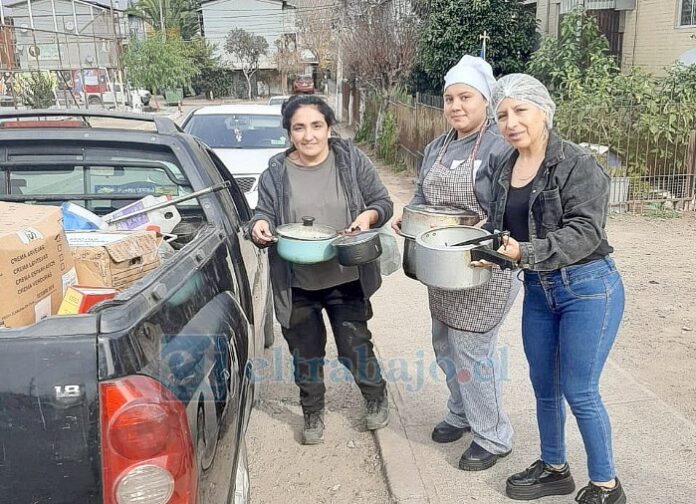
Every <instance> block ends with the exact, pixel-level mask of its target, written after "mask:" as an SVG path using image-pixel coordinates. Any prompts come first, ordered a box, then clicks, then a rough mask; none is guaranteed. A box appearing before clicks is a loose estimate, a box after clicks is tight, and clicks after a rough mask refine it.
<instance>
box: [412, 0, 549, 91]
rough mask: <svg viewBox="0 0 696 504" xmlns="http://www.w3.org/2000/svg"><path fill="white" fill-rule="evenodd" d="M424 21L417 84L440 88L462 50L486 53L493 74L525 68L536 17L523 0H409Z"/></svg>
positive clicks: (440, 89)
mask: <svg viewBox="0 0 696 504" xmlns="http://www.w3.org/2000/svg"><path fill="white" fill-rule="evenodd" d="M414 2H415V6H414V9H415V11H416V12H418V13H419V14H420V15H421V16H422V19H423V21H424V23H425V26H424V28H423V30H422V31H421V35H420V39H419V43H418V59H417V67H418V69H419V70H420V72H421V75H419V79H418V80H419V82H420V86H422V87H421V88H420V89H416V91H423V92H430V93H433V94H440V93H441V92H442V83H443V79H444V77H445V74H446V73H447V70H449V69H450V68H451V67H452V66H454V65H455V64H456V63H457V61H459V60H460V59H461V57H462V56H464V55H465V54H471V55H476V56H478V55H479V54H480V50H481V46H482V39H481V36H482V35H483V34H484V32H486V34H487V35H488V36H489V37H490V39H489V40H488V42H487V51H486V59H487V60H488V61H489V63H491V66H492V67H493V71H494V72H495V73H496V74H497V75H503V74H508V73H513V72H521V71H524V67H525V63H526V61H527V60H528V59H529V56H530V55H531V52H532V50H533V49H534V46H535V44H536V38H537V35H536V19H535V15H534V13H533V12H531V11H530V10H528V9H526V8H525V6H524V5H523V3H522V0H414Z"/></svg>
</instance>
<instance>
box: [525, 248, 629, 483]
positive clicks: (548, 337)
mask: <svg viewBox="0 0 696 504" xmlns="http://www.w3.org/2000/svg"><path fill="white" fill-rule="evenodd" d="M524 286H525V294H524V308H523V312H522V339H523V341H524V351H525V354H526V355H527V360H528V361H529V374H530V378H531V381H532V386H533V388H534V395H535V396H536V402H537V422H538V424H539V436H540V438H541V458H542V460H543V461H544V462H546V463H548V464H564V463H565V462H566V447H565V433H564V426H565V405H564V403H563V399H564V398H565V400H566V401H568V404H569V405H570V409H571V411H572V412H573V415H574V416H575V418H576V420H577V422H578V427H579V429H580V434H581V435H582V439H583V442H584V444H585V451H586V453H587V466H588V471H589V475H590V479H591V480H592V481H600V482H601V481H610V480H611V479H613V478H614V477H615V471H614V461H613V455H612V446H611V425H610V423H609V416H608V415H607V411H606V409H605V408H604V404H603V403H602V398H601V396H600V395H599V377H600V375H601V374H602V369H603V367H604V363H605V362H606V360H607V357H608V355H609V350H611V347H612V345H613V344H614V340H615V339H616V333H617V332H618V330H619V325H620V323H621V317H622V316H623V310H624V288H623V283H622V281H621V275H620V274H619V272H618V271H617V270H616V267H615V265H614V261H613V260H612V259H611V258H608V257H607V258H605V259H600V260H597V261H592V262H590V263H586V264H582V265H578V266H568V267H565V268H561V269H558V270H555V271H550V272H534V271H525V273H524Z"/></svg>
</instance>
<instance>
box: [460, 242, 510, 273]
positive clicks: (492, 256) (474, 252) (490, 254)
mask: <svg viewBox="0 0 696 504" xmlns="http://www.w3.org/2000/svg"><path fill="white" fill-rule="evenodd" d="M470 254H471V260H472V261H480V260H481V259H485V260H486V261H488V262H492V263H493V264H497V265H498V266H500V269H502V270H506V269H510V270H513V269H516V268H517V267H518V266H517V263H516V262H515V261H513V260H512V259H510V258H509V257H508V256H506V255H503V254H501V253H499V252H496V251H495V250H491V249H489V248H488V247H476V248H473V249H471V250H470Z"/></svg>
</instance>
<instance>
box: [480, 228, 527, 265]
mask: <svg viewBox="0 0 696 504" xmlns="http://www.w3.org/2000/svg"><path fill="white" fill-rule="evenodd" d="M497 252H498V253H499V254H503V255H504V256H507V257H509V258H510V259H512V260H513V261H514V262H516V263H517V262H520V259H522V251H521V250H520V242H518V241H517V240H515V239H514V238H512V237H511V236H506V237H505V238H504V241H503V244H502V245H501V247H500V248H499V249H498V250H497ZM470 264H471V266H473V267H474V268H490V267H492V266H495V265H494V264H493V263H492V262H489V261H486V260H485V259H481V260H480V261H471V263H470Z"/></svg>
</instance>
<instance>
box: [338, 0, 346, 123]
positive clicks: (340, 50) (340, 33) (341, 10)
mask: <svg viewBox="0 0 696 504" xmlns="http://www.w3.org/2000/svg"><path fill="white" fill-rule="evenodd" d="M347 12H348V0H339V16H340V21H339V23H340V25H339V28H338V47H337V48H336V119H337V120H338V122H341V121H342V120H343V32H344V30H345V29H346V14H347Z"/></svg>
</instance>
